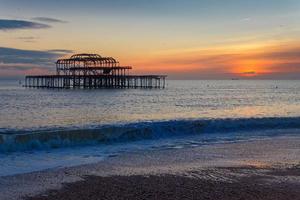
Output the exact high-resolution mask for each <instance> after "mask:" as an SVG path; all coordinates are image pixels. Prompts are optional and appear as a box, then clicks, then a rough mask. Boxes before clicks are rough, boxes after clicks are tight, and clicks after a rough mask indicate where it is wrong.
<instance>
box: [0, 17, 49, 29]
mask: <svg viewBox="0 0 300 200" xmlns="http://www.w3.org/2000/svg"><path fill="white" fill-rule="evenodd" d="M50 27H51V26H50V25H47V24H43V23H37V22H32V21H27V20H12V19H0V31H1V30H3V31H7V30H17V29H45V28H50Z"/></svg>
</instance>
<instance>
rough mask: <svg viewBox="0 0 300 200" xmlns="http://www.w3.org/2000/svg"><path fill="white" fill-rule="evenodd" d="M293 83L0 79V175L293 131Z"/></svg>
mask: <svg viewBox="0 0 300 200" xmlns="http://www.w3.org/2000/svg"><path fill="white" fill-rule="evenodd" d="M299 130H300V81H287V80H217V81H212V80H202V81H175V80H168V81H167V87H166V88H165V89H99V90H95V89H86V90H83V89H65V90H62V89H33V88H23V87H22V86H21V84H20V83H19V81H16V80H9V81H7V80H0V176H5V175H13V174H17V173H26V172H32V171H37V170H43V169H49V168H58V167H66V166H75V165H81V164H88V163H94V162H98V161H101V160H103V159H106V158H108V157H111V156H118V155H120V154H122V153H125V152H136V151H145V150H157V149H158V150H164V149H172V148H174V149H177V148H193V147H197V146H201V145H210V144H215V143H229V142H238V141H245V140H246V141H247V140H257V139H264V138H269V137H275V136H290V135H293V136H294V135H299V136H300V132H299Z"/></svg>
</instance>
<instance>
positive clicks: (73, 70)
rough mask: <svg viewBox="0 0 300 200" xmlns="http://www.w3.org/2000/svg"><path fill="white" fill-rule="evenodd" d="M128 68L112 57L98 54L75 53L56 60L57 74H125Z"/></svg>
mask: <svg viewBox="0 0 300 200" xmlns="http://www.w3.org/2000/svg"><path fill="white" fill-rule="evenodd" d="M130 69H132V67H130V66H120V63H119V62H118V61H117V60H115V59H114V58H112V57H101V56H100V55H98V54H75V55H73V56H71V57H70V58H68V59H59V60H57V62H56V72H57V75H75V76H80V75H126V74H128V73H129V70H130Z"/></svg>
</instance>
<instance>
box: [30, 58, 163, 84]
mask: <svg viewBox="0 0 300 200" xmlns="http://www.w3.org/2000/svg"><path fill="white" fill-rule="evenodd" d="M131 69H132V67H131V66H121V65H120V63H119V62H118V61H117V60H115V59H114V58H112V57H102V56H100V55H98V54H75V55H73V56H71V57H70V58H67V59H59V60H57V62H56V75H44V76H26V78H25V86H26V87H41V88H138V87H139V88H164V87H165V78H166V76H165V75H129V71H130V70H131Z"/></svg>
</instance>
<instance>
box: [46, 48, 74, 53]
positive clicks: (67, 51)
mask: <svg viewBox="0 0 300 200" xmlns="http://www.w3.org/2000/svg"><path fill="white" fill-rule="evenodd" d="M48 52H51V53H66V54H68V53H73V52H74V51H72V50H67V49H51V50H48Z"/></svg>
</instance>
